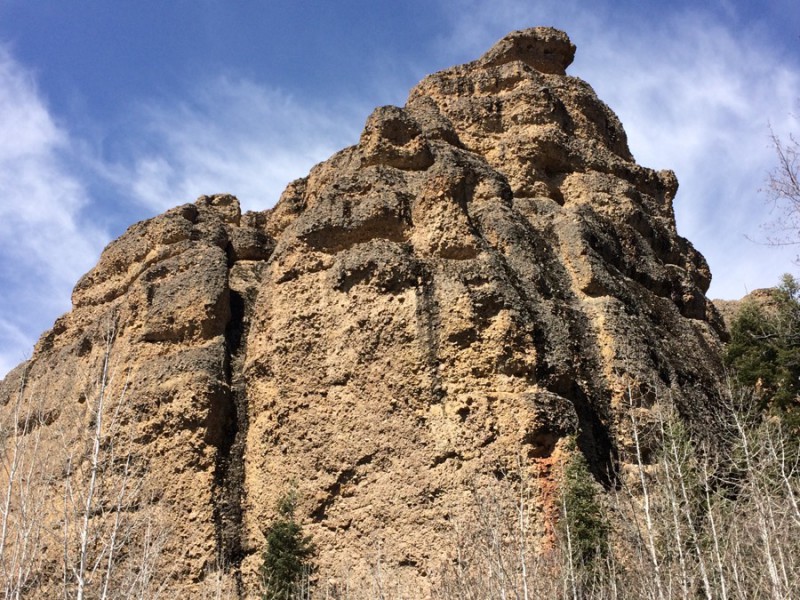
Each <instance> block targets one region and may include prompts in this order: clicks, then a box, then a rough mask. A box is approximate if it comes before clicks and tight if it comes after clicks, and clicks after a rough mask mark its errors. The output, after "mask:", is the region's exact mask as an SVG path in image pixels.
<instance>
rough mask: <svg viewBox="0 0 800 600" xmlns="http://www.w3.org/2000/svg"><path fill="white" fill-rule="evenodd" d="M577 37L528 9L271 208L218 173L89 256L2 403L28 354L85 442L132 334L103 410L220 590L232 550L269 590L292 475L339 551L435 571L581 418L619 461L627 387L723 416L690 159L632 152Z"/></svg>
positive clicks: (330, 570)
mask: <svg viewBox="0 0 800 600" xmlns="http://www.w3.org/2000/svg"><path fill="white" fill-rule="evenodd" d="M574 52H575V47H574V46H573V45H572V44H571V43H570V41H569V39H568V38H567V36H566V35H565V34H564V33H562V32H560V31H556V30H553V29H549V28H535V29H529V30H524V31H519V32H516V33H512V34H511V35H509V36H507V37H506V38H504V39H503V40H501V41H500V42H498V43H497V44H496V45H495V46H494V47H493V48H492V49H491V50H489V52H487V53H486V54H485V55H484V56H483V57H482V58H480V59H478V60H476V61H474V62H472V63H469V64H466V65H461V66H457V67H453V68H451V69H447V70H444V71H441V72H439V73H436V74H433V75H430V76H428V77H426V78H425V79H424V80H423V81H422V82H420V83H419V84H418V85H417V86H416V87H415V88H414V89H413V90H412V91H411V93H410V95H409V98H408V101H407V103H406V105H405V106H404V107H402V108H399V107H393V106H387V107H381V108H378V109H376V110H375V111H374V112H373V113H372V115H370V116H369V118H368V119H367V122H366V126H365V128H364V131H363V133H362V135H361V139H360V140H359V142H358V144H356V145H355V146H352V147H350V148H346V149H344V150H342V151H340V152H338V153H337V154H335V155H334V156H332V157H331V158H330V159H328V160H327V161H325V162H323V163H321V164H319V165H317V166H316V167H314V168H313V169H312V170H311V172H310V174H309V175H308V177H306V178H303V179H299V180H297V181H294V182H292V183H291V184H289V186H288V187H287V189H286V191H285V192H284V193H283V195H282V196H281V199H280V201H279V202H278V203H277V205H276V206H275V207H274V208H273V209H271V210H267V211H264V212H257V213H246V214H241V213H240V210H239V205H238V202H237V200H236V199H235V198H234V197H232V196H229V195H216V196H203V197H201V198H200V199H198V200H197V202H196V203H194V204H186V205H184V206H181V207H178V208H175V209H173V210H170V211H168V212H166V213H164V214H163V215H161V216H158V217H156V218H154V219H151V220H149V221H146V222H142V223H138V224H136V225H134V226H133V227H131V228H130V229H129V230H128V231H127V232H126V233H125V234H124V235H123V236H122V237H120V238H119V239H118V240H116V241H115V242H113V243H112V244H110V245H109V246H108V248H106V250H105V251H104V252H103V255H102V257H101V258H100V261H99V263H98V265H97V266H96V267H95V268H94V269H92V270H91V271H90V272H89V273H88V274H87V275H86V276H84V277H83V278H82V279H81V280H80V281H79V282H78V284H77V286H76V287H75V291H74V293H73V309H72V311H71V312H70V313H68V314H66V315H65V316H63V317H61V318H60V319H58V321H57V322H56V323H55V325H54V327H53V329H52V330H50V331H49V332H47V333H46V334H44V335H43V336H42V338H41V340H40V341H39V343H38V345H37V346H36V349H35V352H34V354H33V357H32V358H31V359H30V360H29V361H28V362H27V363H25V364H23V365H21V366H20V367H18V368H17V369H16V370H15V371H13V372H12V373H11V374H10V375H9V376H8V377H7V378H6V380H5V381H4V382H3V383H2V388H0V393H1V394H2V401H3V402H4V403H5V406H6V412H8V411H10V410H11V408H10V407H14V406H18V404H17V399H18V398H19V390H20V389H22V386H21V382H22V380H23V378H24V380H25V387H24V394H25V398H26V399H27V400H25V401H26V402H34V401H35V402H37V403H38V404H37V406H38V408H37V409H36V411H37V412H36V414H37V415H46V416H47V417H46V418H41V419H39V421H38V422H39V424H40V427H39V430H41V431H42V432H43V437H42V439H43V440H45V439H51V440H55V439H61V440H67V441H69V440H72V439H73V438H74V437H75V436H76V435H78V434H76V433H66V434H65V433H63V432H74V431H76V430H82V431H91V427H92V426H94V425H96V415H95V414H94V409H93V406H96V404H95V402H96V398H97V397H98V391H97V390H98V387H97V386H98V381H99V383H100V384H101V385H102V383H103V380H102V378H101V377H100V374H101V373H102V372H103V364H104V361H105V359H106V358H109V359H110V360H109V361H108V362H109V369H108V370H107V373H108V374H109V375H108V377H107V379H106V383H107V385H106V388H105V391H104V393H105V394H106V398H107V407H106V411H109V410H111V409H110V408H109V407H112V406H113V407H114V411H115V412H114V413H113V415H111V417H113V419H112V418H111V417H109V420H108V421H107V423H109V425H108V426H109V427H111V426H112V425H113V427H115V429H114V430H113V431H114V432H115V433H114V440H116V443H117V448H118V450H117V454H119V455H120V456H126V457H134V458H133V460H132V463H133V464H135V465H136V466H137V468H138V469H139V471H137V472H140V473H141V477H142V482H143V483H141V484H140V488H141V490H144V491H142V492H140V497H139V500H137V502H136V503H135V506H134V507H133V508H132V509H131V511H132V512H137V511H138V512H140V513H142V514H144V513H145V512H147V511H151V512H156V511H157V512H159V514H162V515H163V514H165V515H167V517H166V521H167V522H168V523H169V524H170V532H171V533H170V536H169V537H168V538H166V540H165V541H164V546H163V554H164V556H168V557H169V562H170V564H171V571H170V575H169V582H168V587H169V589H174V590H178V592H176V593H178V595H179V596H180V597H191V596H192V594H194V593H199V592H197V590H198V589H200V587H202V585H203V580H204V578H205V577H206V576H207V569H208V568H209V566H210V565H212V564H213V563H215V561H216V562H219V563H222V564H224V565H225V566H227V567H229V568H230V569H231V570H232V572H233V573H235V574H236V576H237V577H238V578H239V581H238V583H237V585H238V586H239V590H240V593H241V594H242V596H243V597H244V596H247V594H251V595H252V594H253V593H254V592H253V590H255V586H256V585H257V584H256V573H257V569H258V566H259V564H260V551H261V549H262V548H263V544H264V531H265V528H266V527H267V525H268V524H269V523H270V522H271V520H272V519H274V517H275V503H276V500H277V498H278V497H279V496H281V495H282V494H284V493H285V492H286V491H287V490H288V489H289V488H290V487H291V486H295V487H296V489H297V492H298V498H299V505H298V516H299V517H300V518H301V520H302V521H303V523H304V524H305V526H306V530H307V531H308V532H309V533H311V534H312V535H313V537H314V541H315V543H316V545H317V547H318V550H319V552H318V561H317V562H318V565H319V568H320V571H319V572H320V577H323V576H324V577H336V576H337V575H336V574H337V573H341V572H343V571H345V570H349V571H350V572H351V573H352V574H353V575H352V576H354V577H355V576H357V574H358V573H359V572H360V571H359V569H360V568H362V567H363V565H367V564H369V563H370V561H374V560H376V556H378V554H379V555H380V561H381V562H382V564H383V565H384V567H385V569H387V571H388V570H393V572H396V573H400V574H403V575H404V576H406V577H408V578H409V579H410V580H424V578H425V575H426V573H429V572H430V570H431V569H433V568H435V565H436V564H437V561H440V560H444V559H445V557H443V556H442V555H441V551H440V549H441V548H442V547H443V540H444V537H445V535H446V530H447V526H448V523H449V522H451V521H452V520H454V519H455V518H457V517H458V515H459V514H462V513H464V511H466V510H467V507H468V505H469V503H470V501H471V497H470V489H471V487H472V486H475V485H502V484H503V480H504V478H505V477H506V475H507V474H508V473H510V472H512V471H514V470H515V469H519V468H523V469H528V470H529V471H530V473H535V474H536V475H537V476H540V477H545V478H547V477H549V476H552V470H551V467H552V465H553V457H554V453H557V452H558V451H559V447H560V444H562V443H563V440H565V439H567V438H570V437H572V438H575V439H576V440H577V446H578V448H579V449H580V451H581V452H583V453H584V455H585V456H586V457H587V459H588V461H589V464H590V465H591V469H592V470H593V473H594V475H595V477H596V478H597V480H598V481H599V482H600V483H602V484H604V485H612V484H613V479H614V473H615V472H616V469H617V468H618V464H617V463H618V461H619V460H621V459H622V458H624V454H625V450H626V445H627V444H628V443H629V436H628V434H627V430H626V427H627V421H626V420H625V419H624V418H623V417H622V415H623V413H624V410H626V409H628V408H629V407H630V405H631V404H634V405H635V408H636V410H638V411H641V412H642V413H647V411H648V410H649V409H650V408H652V406H653V405H654V404H657V403H659V402H662V401H665V399H667V398H669V401H670V402H672V403H674V405H675V406H676V408H677V410H678V412H679V413H680V415H681V416H682V417H683V419H684V420H685V421H686V423H687V424H688V426H689V427H690V428H693V429H694V430H695V431H698V432H701V433H703V434H705V435H713V413H714V409H715V406H716V405H717V402H718V399H717V392H716V390H717V380H718V376H719V374H720V370H721V369H720V363H719V358H718V356H719V344H720V335H722V332H723V331H724V326H723V325H722V321H721V319H720V317H719V315H718V313H717V311H716V309H715V308H714V306H713V305H712V304H711V303H710V302H709V301H708V300H707V299H706V297H705V292H706V290H707V289H708V285H709V282H710V278H711V275H710V272H709V269H708V266H707V264H706V262H705V260H704V259H703V257H702V256H701V255H700V254H699V253H698V252H697V251H696V250H695V249H694V248H693V247H692V245H691V244H690V243H689V242H688V241H687V240H685V239H683V238H682V237H680V236H679V235H678V233H677V232H676V228H675V219H674V215H673V209H672V200H673V198H674V196H675V193H676V190H677V187H678V183H677V180H676V178H675V175H674V174H673V173H672V172H671V171H659V172H656V171H653V170H651V169H648V168H645V167H642V166H640V165H638V164H636V162H635V161H634V159H633V156H632V155H631V152H630V151H629V149H628V146H627V142H626V136H625V132H624V131H623V128H622V125H621V124H620V122H619V120H618V119H617V117H616V116H615V115H614V113H613V112H612V111H611V110H610V109H609V108H608V107H607V106H606V105H605V104H603V103H602V102H601V101H600V100H598V98H597V97H596V96H595V94H594V92H593V90H592V89H591V87H590V86H589V85H588V84H586V83H585V82H583V81H581V80H579V79H577V78H574V77H571V76H568V75H566V74H565V69H566V68H567V66H568V65H569V64H570V63H571V61H572V58H573V55H574ZM112 333H113V343H112V344H107V343H106V342H107V341H108V340H109V338H110V334H112ZM112 375H113V378H112V377H111V376H112ZM81 428H82V429H81ZM59 436H60V437H59ZM12 438H13V436H12ZM10 439H11V438H10ZM114 440H111V441H114ZM42 443H45V442H44V441H43V442H42ZM50 443H51V444H52V445H51V446H50V447H52V448H56V444H55V443H54V442H50ZM103 443H105V444H106V446H108V445H109V444H110V441H109V440H108V439H107V438H106V437H103ZM111 445H112V446H113V444H111ZM63 446H64V444H63V443H62V447H63ZM104 447H105V446H104ZM123 449H124V452H123ZM54 452H55V450H54ZM520 457H522V460H520ZM621 457H622V458H621ZM54 460H56V462H57V463H58V464H59V465H62V463H63V461H61V462H58V460H57V459H54ZM72 460H73V462H79V461H83V462H84V464H89V463H90V462H91V456H90V454H84V455H81V456H78V455H77V454H76V455H75V456H73V457H72ZM87 461H88V462H87ZM70 464H71V463H70ZM521 464H522V465H523V466H520V465H521ZM62 466H63V465H62ZM54 472H55V471H54ZM65 472H69V469H67V471H65V470H64V469H63V468H61V470H58V472H57V474H56V475H54V481H56V483H54V486H55V487H58V485H60V484H58V482H59V481H63V480H64V478H66V477H67V475H66V474H65ZM109 489H111V487H109ZM114 489H116V488H114ZM59 490H61V488H58V490H56V492H55V495H56V496H59V494H61V495H63V494H62V492H61V491H59ZM145 491H146V493H145ZM109 499H111V496H109ZM55 512H58V511H55ZM110 512H113V511H110ZM56 516H57V515H56ZM54 518H55V517H54ZM58 576H59V577H60V572H59V575H58ZM34 595H35V594H34ZM248 597H252V596H248Z"/></svg>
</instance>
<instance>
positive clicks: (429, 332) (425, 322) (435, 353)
mask: <svg viewBox="0 0 800 600" xmlns="http://www.w3.org/2000/svg"><path fill="white" fill-rule="evenodd" d="M419 270H420V274H419V278H418V280H417V287H416V292H417V311H416V312H417V327H418V330H419V335H420V338H421V342H422V344H423V345H424V350H425V362H426V363H427V365H426V366H427V367H428V372H429V373H430V377H431V390H430V392H431V401H432V402H441V401H442V400H443V399H444V395H445V391H444V387H443V386H442V376H441V373H440V372H439V329H440V324H439V310H438V307H437V304H436V299H435V298H434V291H435V290H434V278H433V274H432V273H431V272H430V271H429V270H428V268H427V266H425V265H422V264H420V265H419Z"/></svg>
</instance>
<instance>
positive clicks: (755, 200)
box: [0, 0, 800, 377]
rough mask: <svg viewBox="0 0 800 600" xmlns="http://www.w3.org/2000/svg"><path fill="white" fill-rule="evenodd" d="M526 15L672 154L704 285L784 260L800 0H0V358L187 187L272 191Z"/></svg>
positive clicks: (734, 282)
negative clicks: (566, 40)
mask: <svg viewBox="0 0 800 600" xmlns="http://www.w3.org/2000/svg"><path fill="white" fill-rule="evenodd" d="M537 25H549V26H554V27H558V28H559V29H563V30H564V31H566V32H567V33H568V34H569V36H570V38H571V39H572V41H573V43H575V44H576V46H577V53H576V58H575V62H574V63H573V65H572V66H571V67H570V68H569V69H568V73H569V74H571V75H574V76H578V77H581V78H582V79H584V80H586V81H587V82H589V83H590V84H591V85H592V87H594V89H595V91H596V92H597V94H598V96H599V97H600V98H601V99H602V100H603V101H605V102H606V103H607V104H608V105H609V106H610V107H611V108H612V110H614V111H615V112H616V113H617V115H618V116H619V117H620V119H621V120H622V123H623V125H624V127H625V130H626V132H627V134H628V138H629V145H630V147H631V150H632V152H633V154H634V156H635V157H636V160H637V162H639V163H640V164H642V165H644V166H647V167H652V168H655V169H663V168H670V169H673V170H674V171H675V172H676V174H677V176H678V179H679V181H680V190H679V191H678V195H677V197H676V199H675V212H676V219H677V224H678V232H679V233H680V234H681V235H682V236H684V237H686V238H688V239H689V240H690V241H691V242H692V243H693V244H694V245H695V247H697V248H698V249H699V250H700V252H702V253H703V254H704V255H705V257H706V259H707V260H708V262H709V264H710V266H711V271H712V274H713V282H712V285H711V289H710V290H709V293H708V295H709V297H712V298H725V299H734V298H739V297H741V296H743V295H744V294H746V293H747V292H749V291H751V290H753V289H757V288H760V287H769V286H772V285H774V284H776V283H777V282H778V280H779V278H780V276H781V274H782V273H784V272H790V273H794V274H800V268H798V266H797V264H796V263H795V259H796V257H797V255H798V253H800V248H799V247H797V246H795V245H782V246H775V245H769V244H766V243H764V242H766V241H767V240H769V239H771V238H773V237H775V235H776V230H775V227H776V224H777V227H779V228H780V226H781V225H786V224H789V225H790V224H791V223H790V221H789V220H788V219H787V215H786V214H785V212H783V211H781V210H780V208H779V207H778V208H776V207H774V206H773V205H772V204H771V203H770V202H769V198H768V196H767V194H766V193H765V192H764V189H765V188H766V181H767V176H768V174H769V172H770V170H771V169H773V168H774V167H775V166H776V162H777V161H776V157H775V151H774V147H773V144H772V142H771V137H770V135H771V132H774V134H775V135H777V136H778V137H779V138H781V139H785V140H786V139H788V136H789V135H790V134H792V133H795V134H797V135H800V3H798V2H797V0H761V1H760V2H755V1H753V0H747V1H746V0H706V1H705V2H702V3H701V2H696V1H682V0H672V1H671V2H664V1H663V0H659V1H650V0H638V1H635V0H556V1H550V0H538V1H536V0H527V1H524V0H491V1H484V2H479V1H477V0H424V1H422V0H404V1H402V2H391V3H389V2H386V3H384V2H375V1H365V0H359V1H357V0H337V1H336V2H334V1H330V0H326V1H322V0H318V1H311V0H293V1H284V0H270V1H269V2H266V1H256V0H235V1H234V0H169V1H167V2H165V1H164V0H135V1H134V0H116V1H114V2H110V1H108V0H75V1H73V2H64V1H63V0H35V1H31V0H0V377H2V375H3V374H4V373H5V372H7V371H8V370H9V369H11V368H12V367H13V366H15V365H16V364H17V363H19V362H21V361H22V360H25V359H26V358H28V357H29V356H30V354H31V351H32V348H33V344H34V343H35V342H36V340H37V339H38V337H39V335H40V334H41V333H43V332H44V331H46V330H47V329H49V328H50V327H51V326H52V324H53V321H54V320H55V319H56V318H57V317H58V316H59V315H61V314H63V313H64V312H66V311H68V310H69V309H70V293H71V290H72V287H73V286H74V285H75V283H76V282H77V280H78V279H79V278H80V276H81V275H82V274H83V273H85V272H87V271H88V270H89V269H90V268H91V267H92V266H93V265H94V264H95V263H96V262H97V260H98V258H99V256H100V253H101V251H102V249H103V248H104V246H105V245H106V244H107V243H108V242H109V241H111V240H112V239H114V238H116V237H118V236H119V235H120V234H122V233H123V232H124V231H125V229H126V228H127V227H128V226H130V225H131V224H133V223H134V222H136V221H140V220H142V219H146V218H149V217H152V216H155V215H156V214H158V213H160V212H163V211H164V210H166V209H168V208H171V207H173V206H176V205H179V204H183V203H186V202H191V201H193V200H194V199H195V198H196V197H197V196H200V195H202V194H214V193H222V192H228V193H232V194H234V195H236V196H237V197H238V198H239V200H240V201H241V203H242V206H243V208H244V209H246V210H261V209H266V208H269V207H271V206H273V205H274V203H275V202H276V201H277V199H278V197H279V196H280V193H281V191H282V190H283V188H284V187H285V186H286V184H287V183H288V182H290V181H292V180H293V179H296V178H298V177H302V176H304V175H305V174H306V173H307V172H308V170H309V169H310V168H311V167H312V166H313V165H314V164H316V163H317V162H320V161H322V160H325V159H326V158H327V157H328V156H330V155H331V154H332V153H333V152H335V151H337V150H339V149H341V148H343V147H345V146H348V145H351V144H354V143H356V142H357V141H358V136H359V134H360V132H361V129H362V127H363V125H364V122H365V120H366V118H367V116H368V115H369V114H370V112H372V109H373V108H375V107H376V106H381V105H387V104H394V105H402V104H404V102H405V99H406V97H407V95H408V91H409V90H410V89H411V88H412V87H413V86H414V85H415V84H416V83H417V82H418V81H419V80H421V79H422V78H423V77H424V76H425V75H427V74H428V73H432V72H435V71H437V70H440V69H443V68H447V67H449V66H451V65H455V64H460V63H464V62H468V61H470V60H473V59H475V58H478V57H479V56H480V55H482V54H483V53H484V52H485V51H486V50H487V49H488V48H489V47H490V46H491V45H492V44H493V43H494V42H496V41H497V40H498V39H500V38H501V37H503V36H504V35H506V34H507V33H509V32H510V31H513V30H515V29H523V28H526V27H532V26H537ZM782 235H783V238H782V239H785V240H789V241H792V240H794V239H798V240H800V232H797V233H796V235H795V232H794V231H793V230H791V229H789V231H784V232H783V233H782Z"/></svg>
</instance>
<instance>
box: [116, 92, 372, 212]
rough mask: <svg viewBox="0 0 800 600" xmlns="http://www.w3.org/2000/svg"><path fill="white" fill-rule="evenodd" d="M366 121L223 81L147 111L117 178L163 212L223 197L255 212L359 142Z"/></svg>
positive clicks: (353, 111) (347, 111)
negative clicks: (223, 194)
mask: <svg viewBox="0 0 800 600" xmlns="http://www.w3.org/2000/svg"><path fill="white" fill-rule="evenodd" d="M362 112H363V110H362ZM365 116H366V115H365V114H363V115H362V114H359V110H358V109H357V108H356V107H352V106H351V107H348V108H343V107H340V106H335V105H316V106H315V105H313V104H311V103H306V104H300V103H298V102H296V101H295V100H294V99H293V98H292V97H291V96H289V95H287V94H285V93H283V92H281V91H280V90H273V89H269V88H266V87H264V86H261V85H258V84H256V83H254V82H252V81H248V80H244V79H233V78H229V77H224V76H220V77H216V78H213V79H212V80H210V81H205V82H202V85H201V86H198V87H197V89H194V90H191V101H185V100H184V101H181V102H178V103H176V104H174V103H168V102H161V103H156V102H150V103H149V104H147V105H146V106H143V107H140V109H139V117H138V120H139V125H140V126H141V131H142V136H141V138H139V140H138V141H137V146H133V147H131V148H129V152H130V155H129V157H128V160H127V163H125V164H122V165H117V169H116V176H115V179H116V181H117V183H118V185H120V186H121V187H122V188H127V189H130V190H131V191H132V193H133V196H134V197H135V198H136V199H137V200H138V201H139V202H142V203H143V204H145V205H147V206H149V207H152V208H154V209H157V210H163V209H165V208H169V207H171V206H174V205H176V204H179V203H182V202H187V201H191V200H192V199H194V198H195V197H196V196H198V195H199V194H211V193H217V192H230V193H233V194H235V195H236V196H238V197H239V199H240V201H242V204H243V206H244V207H245V208H248V209H264V208H268V207H270V206H272V205H273V204H274V203H275V202H276V201H277V200H278V197H279V196H280V193H281V192H282V191H283V189H284V188H285V187H286V184H287V183H289V182H290V181H291V180H293V179H296V178H298V177H302V176H304V175H306V174H307V173H308V171H309V169H310V168H311V167H312V166H313V165H314V164H316V163H317V162H319V161H321V160H324V159H326V158H327V157H328V156H330V155H331V154H333V152H335V151H337V150H339V149H341V148H342V147H344V146H345V145H349V144H353V143H355V142H356V141H357V140H358V134H359V132H360V127H361V125H362V124H363V120H364V118H365Z"/></svg>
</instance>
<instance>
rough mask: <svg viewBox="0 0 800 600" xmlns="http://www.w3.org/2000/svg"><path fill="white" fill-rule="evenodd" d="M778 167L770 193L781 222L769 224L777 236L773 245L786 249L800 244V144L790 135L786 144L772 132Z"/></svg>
mask: <svg viewBox="0 0 800 600" xmlns="http://www.w3.org/2000/svg"><path fill="white" fill-rule="evenodd" d="M770 138H771V139H772V145H773V147H774V148H775V154H776V157H777V165H776V166H775V168H774V169H773V170H772V171H771V172H770V173H769V177H768V179H767V188H766V190H765V191H766V192H767V195H768V198H769V200H770V202H772V203H773V205H774V207H775V209H776V210H777V211H778V218H777V219H775V220H774V221H772V222H771V223H770V224H769V228H770V229H771V230H773V231H774V234H773V235H771V236H769V237H768V242H769V243H770V244H774V245H779V246H785V245H794V244H800V142H798V140H797V138H796V137H795V136H794V135H792V134H789V136H788V141H784V140H782V139H781V138H780V137H779V136H778V135H777V134H776V133H775V132H774V131H772V130H770Z"/></svg>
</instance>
